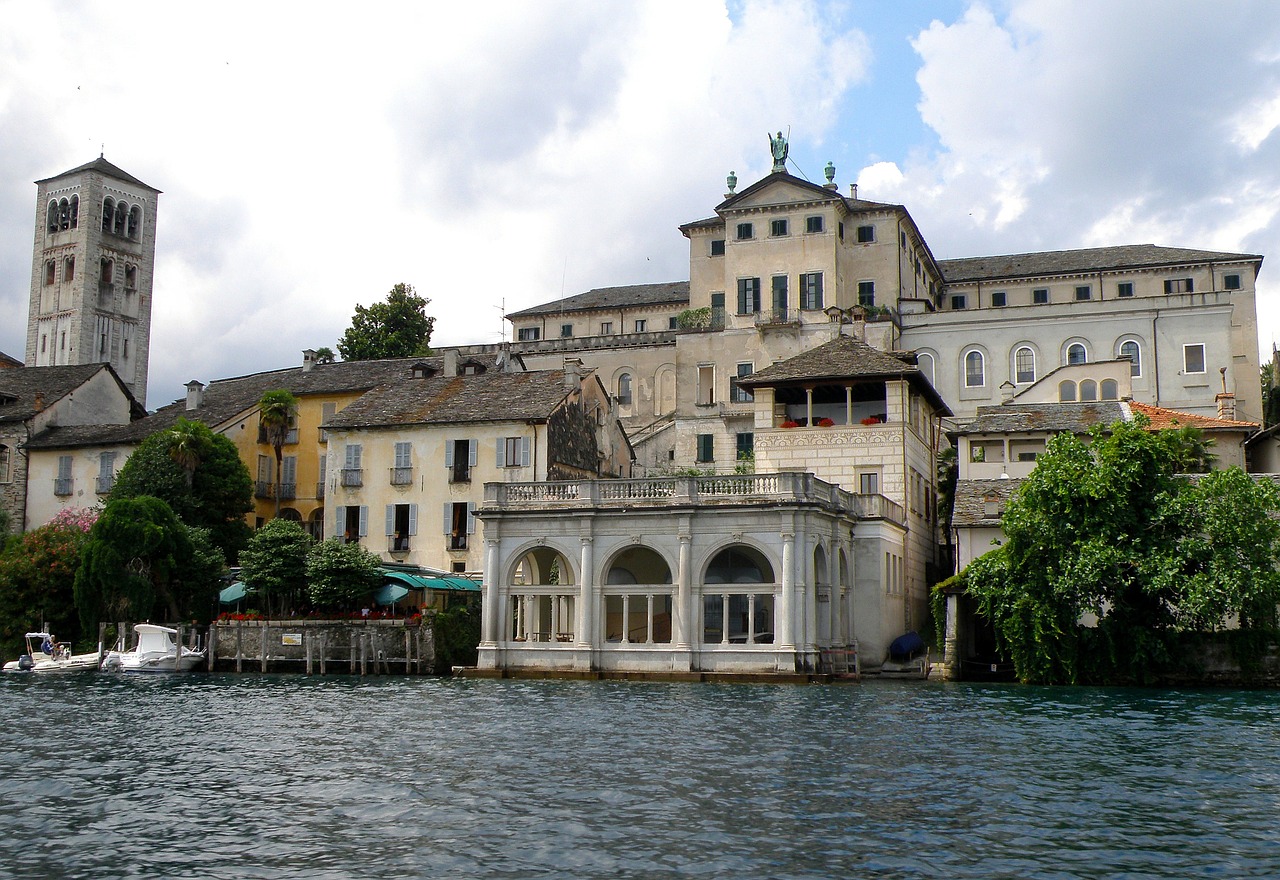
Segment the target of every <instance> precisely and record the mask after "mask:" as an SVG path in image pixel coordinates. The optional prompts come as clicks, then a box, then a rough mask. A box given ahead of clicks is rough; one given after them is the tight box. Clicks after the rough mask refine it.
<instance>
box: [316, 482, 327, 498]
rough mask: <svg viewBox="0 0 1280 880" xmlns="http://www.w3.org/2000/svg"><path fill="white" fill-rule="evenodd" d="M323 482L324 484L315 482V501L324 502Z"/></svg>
mask: <svg viewBox="0 0 1280 880" xmlns="http://www.w3.org/2000/svg"><path fill="white" fill-rule="evenodd" d="M324 482H325V481H324V480H319V481H317V482H316V500H317V501H323V500H324V489H325V485H324Z"/></svg>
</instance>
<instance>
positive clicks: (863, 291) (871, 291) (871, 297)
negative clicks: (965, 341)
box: [858, 281, 964, 308]
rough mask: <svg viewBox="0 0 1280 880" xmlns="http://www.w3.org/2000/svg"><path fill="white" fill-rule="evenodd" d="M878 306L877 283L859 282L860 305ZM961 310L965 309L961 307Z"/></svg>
mask: <svg viewBox="0 0 1280 880" xmlns="http://www.w3.org/2000/svg"><path fill="white" fill-rule="evenodd" d="M875 304H876V283H875V282H874V281H859V282H858V305H860V306H874V305H875ZM961 308H964V307H963V306H961Z"/></svg>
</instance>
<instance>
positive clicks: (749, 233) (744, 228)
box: [737, 223, 755, 241]
mask: <svg viewBox="0 0 1280 880" xmlns="http://www.w3.org/2000/svg"><path fill="white" fill-rule="evenodd" d="M737 235H738V241H746V240H747V239H749V238H754V237H755V232H754V231H753V230H752V228H751V224H750V223H739V224H738V229H737Z"/></svg>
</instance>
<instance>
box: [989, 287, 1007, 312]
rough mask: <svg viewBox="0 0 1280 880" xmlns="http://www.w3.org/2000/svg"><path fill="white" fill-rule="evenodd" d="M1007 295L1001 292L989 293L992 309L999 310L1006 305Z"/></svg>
mask: <svg viewBox="0 0 1280 880" xmlns="http://www.w3.org/2000/svg"><path fill="white" fill-rule="evenodd" d="M1008 297H1009V295H1008V293H1006V292H1005V291H1003V290H993V291H992V292H991V305H992V306H993V307H994V308H997V309H998V308H1001V307H1003V306H1005V305H1006V304H1007V303H1008Z"/></svg>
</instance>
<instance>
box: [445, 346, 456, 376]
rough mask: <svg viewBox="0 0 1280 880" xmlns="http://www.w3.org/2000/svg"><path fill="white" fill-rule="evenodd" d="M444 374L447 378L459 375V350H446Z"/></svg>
mask: <svg viewBox="0 0 1280 880" xmlns="http://www.w3.org/2000/svg"><path fill="white" fill-rule="evenodd" d="M444 374H445V375H446V376H456V375H458V350H457V349H456V348H446V349H445V350H444Z"/></svg>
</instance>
